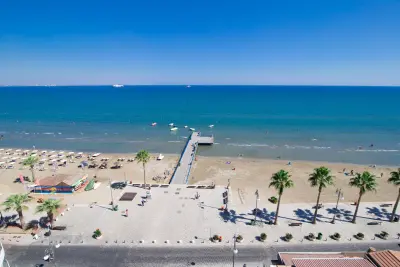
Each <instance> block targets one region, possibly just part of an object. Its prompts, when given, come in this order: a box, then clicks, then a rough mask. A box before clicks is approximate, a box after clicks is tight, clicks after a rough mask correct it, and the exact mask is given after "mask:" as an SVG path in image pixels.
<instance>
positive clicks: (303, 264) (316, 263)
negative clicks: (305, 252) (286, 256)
mask: <svg viewBox="0 0 400 267" xmlns="http://www.w3.org/2000/svg"><path fill="white" fill-rule="evenodd" d="M292 261H293V264H294V266H296V267H375V266H374V265H373V264H372V263H371V262H369V261H368V260H365V259H362V258H336V259H334V258H330V259H304V258H303V259H292Z"/></svg>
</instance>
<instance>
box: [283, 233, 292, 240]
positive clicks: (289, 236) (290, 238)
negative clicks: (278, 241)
mask: <svg viewBox="0 0 400 267" xmlns="http://www.w3.org/2000/svg"><path fill="white" fill-rule="evenodd" d="M292 239H293V235H292V234H291V233H286V235H285V240H286V241H288V242H289V241H290V240H292Z"/></svg>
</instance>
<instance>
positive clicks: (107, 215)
mask: <svg viewBox="0 0 400 267" xmlns="http://www.w3.org/2000/svg"><path fill="white" fill-rule="evenodd" d="M104 188H105V189H107V188H106V187H104ZM225 191H226V189H225V188H224V187H218V186H217V187H216V188H215V189H193V188H187V186H186V185H179V186H178V185H169V187H167V188H152V189H151V199H149V200H147V202H146V203H145V204H144V206H142V199H143V198H144V197H145V196H146V191H145V190H144V189H142V188H137V187H131V186H128V187H126V188H125V189H123V190H114V191H113V194H114V198H115V199H116V200H117V199H119V197H120V196H121V195H122V194H123V193H125V192H134V193H137V195H136V197H135V198H134V199H133V201H116V202H117V204H118V206H119V210H118V211H112V210H111V209H110V205H108V204H107V203H108V201H104V202H101V203H98V205H93V206H92V208H90V206H89V203H90V202H76V200H75V199H73V198H68V199H65V202H67V204H68V206H69V207H70V210H69V211H65V214H64V216H58V219H57V221H56V224H55V225H64V226H67V229H66V230H65V231H53V233H52V236H51V241H52V242H54V243H60V242H61V243H62V244H63V245H64V244H65V245H74V244H85V245H101V246H115V245H117V246H121V245H122V246H151V247H154V246H178V247H182V246H208V245H212V246H221V245H232V240H233V239H232V238H233V236H234V234H235V233H236V234H240V235H242V236H243V239H244V240H243V242H242V243H241V244H240V246H243V245H253V244H257V243H261V242H260V241H259V240H258V239H259V236H260V234H261V233H266V234H267V236H268V237H267V240H266V241H265V242H264V243H263V244H266V245H279V244H286V243H287V242H285V241H284V240H282V237H283V236H284V235H285V234H286V233H291V234H292V235H293V240H291V242H290V243H293V244H305V243H307V244H329V243H339V242H340V243H349V244H356V243H368V242H381V243H385V242H388V241H392V242H393V241H396V240H398V238H399V232H400V231H399V229H400V228H399V223H390V222H388V216H389V215H390V211H391V209H390V208H382V207H381V206H380V205H379V203H362V204H361V205H360V210H359V216H358V219H357V224H352V223H350V220H351V214H352V213H353V212H354V209H355V206H353V205H350V204H349V203H341V204H339V210H340V214H341V217H340V218H338V219H337V221H336V224H331V223H330V220H331V219H332V216H333V212H334V206H335V204H334V203H324V207H323V208H322V209H320V210H319V216H318V223H317V224H316V225H313V224H311V223H310V221H311V218H312V211H313V209H312V206H313V204H309V203H303V204H302V203H299V204H283V205H281V212H280V215H279V225H278V226H275V225H269V224H268V221H270V220H272V219H273V217H274V215H275V209H276V205H274V204H271V203H267V202H264V201H260V203H259V205H258V207H259V209H261V210H262V212H261V213H260V214H259V215H258V216H257V221H258V223H257V224H256V225H255V226H253V225H250V222H251V220H252V219H254V215H253V213H252V209H254V206H255V203H254V204H253V203H252V202H250V201H249V200H250V199H252V198H253V196H249V200H248V201H246V202H245V204H240V203H236V202H235V200H236V198H234V197H232V193H234V192H231V194H229V195H230V196H231V197H230V202H229V213H225V212H223V211H221V210H220V207H221V206H222V205H223V202H222V201H223V200H222V194H223V193H224V192H225ZM106 192H107V191H104V195H103V196H104V197H106V198H108V197H109V194H106ZM108 193H109V192H108ZM197 194H198V195H199V198H198V199H196V198H195V196H196V195H197ZM245 199H246V197H245ZM81 200H82V199H80V200H79V201H81ZM108 200H109V198H108ZM35 206H36V204H34V203H32V204H29V207H30V208H29V210H28V211H24V214H25V220H26V222H29V221H31V220H36V221H38V220H40V218H41V217H43V216H45V214H34V213H33V211H34V209H35ZM126 209H128V211H129V215H128V217H126V216H125V213H124V211H125V210H126ZM13 215H15V213H13V212H3V216H13ZM293 222H301V223H302V225H300V226H289V224H290V223H293ZM371 222H379V223H380V224H377V225H370V223H371ZM96 229H100V230H101V231H102V233H103V237H102V239H100V240H96V239H94V238H92V234H93V231H94V230H96ZM381 231H386V232H388V234H389V237H388V239H387V241H385V240H382V239H380V238H378V237H376V236H375V235H376V234H378V233H380V232H381ZM318 232H321V233H322V234H323V239H322V240H320V241H317V240H316V241H314V242H311V241H308V240H306V239H304V236H306V235H308V234H309V233H314V234H317V233H318ZM336 232H338V233H340V234H341V236H342V237H341V239H340V241H335V240H333V239H331V238H330V235H332V234H334V233H336ZM359 232H362V233H364V235H365V238H364V240H361V241H359V240H356V239H355V238H354V235H355V234H357V233H359ZM215 234H216V235H219V236H222V242H218V243H212V242H211V241H210V240H209V238H210V237H211V236H213V235H215ZM19 236H20V237H19ZM0 238H1V240H0V241H2V242H3V244H19V245H22V244H25V245H29V244H33V245H35V244H36V245H42V244H47V242H48V239H47V238H46V237H44V236H43V232H42V233H41V234H40V235H39V239H38V240H33V238H32V236H30V235H18V234H5V233H4V232H3V234H1V235H0Z"/></svg>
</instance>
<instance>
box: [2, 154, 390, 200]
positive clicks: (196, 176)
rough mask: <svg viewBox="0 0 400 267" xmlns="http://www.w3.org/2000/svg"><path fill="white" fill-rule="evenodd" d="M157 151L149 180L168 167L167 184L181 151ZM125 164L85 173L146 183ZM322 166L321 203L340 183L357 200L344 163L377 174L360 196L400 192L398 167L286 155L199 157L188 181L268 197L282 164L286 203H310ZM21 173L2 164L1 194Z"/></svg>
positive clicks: (65, 170) (64, 170) (13, 187)
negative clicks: (313, 179) (394, 180)
mask: <svg viewBox="0 0 400 267" xmlns="http://www.w3.org/2000/svg"><path fill="white" fill-rule="evenodd" d="M66 152H67V151H66ZM0 156H1V157H2V156H4V151H1V154H0ZM134 156H135V155H134V154H102V155H100V156H99V157H98V160H97V162H100V159H101V158H103V157H108V158H110V160H109V162H110V164H109V166H112V163H113V162H115V161H116V159H117V158H134ZM156 156H157V155H152V159H151V161H150V162H149V163H148V164H147V168H146V174H147V183H157V181H155V180H153V179H152V178H153V177H155V176H161V177H164V176H165V174H164V172H166V171H169V173H170V175H169V176H168V175H167V176H168V177H167V178H166V179H165V180H164V179H161V180H160V181H158V183H168V182H169V178H170V176H171V175H172V173H173V170H174V167H175V166H176V163H177V161H178V159H179V155H165V158H164V159H163V160H161V161H157V160H156V158H155V157H156ZM80 162H81V159H75V163H68V164H67V167H58V169H57V173H60V174H67V175H78V174H83V171H82V170H81V169H80V168H78V167H77V165H78V164H79V163H80ZM122 164H123V167H122V168H121V169H116V170H114V169H105V170H99V169H86V170H85V171H84V173H86V174H88V175H89V178H91V177H93V176H94V175H96V176H97V180H98V181H100V182H101V183H102V184H103V185H104V184H105V185H107V184H108V180H109V178H110V179H111V180H112V181H124V180H127V181H132V182H133V183H143V169H142V165H141V164H138V163H137V162H135V161H134V162H126V161H125V162H122ZM45 166H46V168H47V169H46V170H45V171H38V170H37V171H36V172H35V173H36V177H37V178H38V179H41V178H45V177H49V176H51V175H52V174H53V170H52V167H51V166H48V165H47V164H46V165H45ZM320 166H326V167H328V168H330V169H331V170H332V175H334V176H335V185H334V186H331V187H328V188H326V189H324V191H323V193H322V199H321V201H322V202H336V195H335V190H336V188H342V189H343V192H344V199H345V200H344V202H354V201H355V200H356V199H357V195H358V190H357V189H356V188H350V187H349V186H348V183H349V180H350V176H346V175H345V174H343V172H342V171H343V168H346V172H350V171H351V170H354V173H356V172H362V171H365V170H368V171H370V172H371V173H373V174H375V175H376V176H377V177H378V179H377V180H378V185H379V186H378V191H377V193H367V194H366V195H365V196H364V197H363V199H362V201H366V202H377V201H381V202H382V201H394V200H395V199H396V197H397V189H396V188H395V187H394V186H393V185H391V184H388V183H387V179H388V177H389V174H390V172H391V171H393V170H395V169H397V167H387V166H377V167H376V168H372V167H368V166H363V165H354V164H346V163H327V162H310V161H292V162H291V165H288V162H287V161H283V160H271V159H252V158H236V157H235V158H227V157H202V156H198V157H197V160H196V161H195V163H194V165H193V169H192V171H191V175H190V178H189V183H190V184H211V183H215V184H216V185H227V184H228V179H229V178H230V179H231V187H232V189H233V190H235V191H237V190H240V191H241V192H242V194H244V195H254V192H255V191H256V190H257V189H258V190H259V193H260V195H261V196H262V197H263V198H264V199H266V198H269V197H270V196H273V195H275V196H276V195H277V194H276V192H275V190H274V189H273V188H268V185H269V182H270V177H271V175H272V174H273V173H275V172H277V171H279V170H280V169H284V170H286V171H289V173H290V174H291V175H292V179H293V181H294V184H295V186H294V188H291V189H287V190H286V191H285V192H284V196H283V199H282V203H295V202H297V203H300V202H302V203H309V202H311V203H312V202H315V201H316V197H317V188H311V187H310V186H309V183H308V181H307V179H308V176H309V174H310V173H311V172H312V171H313V169H314V168H317V167H320ZM381 173H383V178H380V177H381ZM21 174H22V175H24V176H29V177H30V176H31V172H30V170H29V169H28V168H27V167H23V166H22V165H21V164H19V163H17V164H15V168H14V169H0V193H7V194H8V193H18V192H24V187H23V185H22V184H21V183H19V181H17V182H15V181H16V179H17V178H18V177H19V175H21Z"/></svg>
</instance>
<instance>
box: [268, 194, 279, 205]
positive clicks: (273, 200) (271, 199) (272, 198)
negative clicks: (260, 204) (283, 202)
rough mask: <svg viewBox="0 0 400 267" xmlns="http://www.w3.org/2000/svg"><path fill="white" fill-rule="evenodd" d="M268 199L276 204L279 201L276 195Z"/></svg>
mask: <svg viewBox="0 0 400 267" xmlns="http://www.w3.org/2000/svg"><path fill="white" fill-rule="evenodd" d="M268 200H269V201H270V202H271V203H274V204H276V203H278V199H277V198H276V197H274V196H272V197H270V198H269V199H268Z"/></svg>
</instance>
